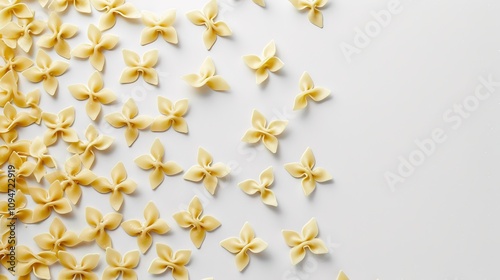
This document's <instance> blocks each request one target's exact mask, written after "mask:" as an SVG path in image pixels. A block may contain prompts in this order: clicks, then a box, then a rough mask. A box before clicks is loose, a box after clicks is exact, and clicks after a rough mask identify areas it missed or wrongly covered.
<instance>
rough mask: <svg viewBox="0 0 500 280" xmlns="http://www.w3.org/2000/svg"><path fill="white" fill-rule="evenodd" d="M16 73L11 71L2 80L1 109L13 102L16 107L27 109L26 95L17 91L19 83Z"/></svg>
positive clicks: (0, 91) (0, 86)
mask: <svg viewBox="0 0 500 280" xmlns="http://www.w3.org/2000/svg"><path fill="white" fill-rule="evenodd" d="M14 73H15V72H14V71H12V70H10V71H9V72H7V73H5V75H3V77H2V78H0V107H4V106H5V104H7V102H11V101H12V102H13V103H14V104H15V105H16V106H19V107H25V106H26V99H25V97H24V95H23V94H22V93H21V92H20V91H18V90H17V81H18V78H17V77H16V74H14Z"/></svg>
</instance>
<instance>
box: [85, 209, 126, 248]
mask: <svg viewBox="0 0 500 280" xmlns="http://www.w3.org/2000/svg"><path fill="white" fill-rule="evenodd" d="M122 218H123V216H122V214H120V213H115V212H113V213H108V214H106V215H104V216H103V215H102V214H101V212H99V210H97V209H95V208H92V207H86V208H85V219H86V220H87V224H89V226H90V227H88V228H85V229H84V230H83V231H82V233H80V239H81V240H82V241H86V242H91V241H94V240H95V241H96V242H97V245H99V247H101V248H102V249H104V250H106V248H108V247H112V246H111V245H112V241H111V237H109V234H108V232H107V231H108V230H114V229H116V228H117V227H118V226H120V223H121V221H122Z"/></svg>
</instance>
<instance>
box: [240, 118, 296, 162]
mask: <svg viewBox="0 0 500 280" xmlns="http://www.w3.org/2000/svg"><path fill="white" fill-rule="evenodd" d="M287 125H288V121H283V120H274V121H272V122H270V123H269V125H268V124H267V120H266V118H265V117H264V115H262V113H261V112H259V111H257V110H253V112H252V128H250V129H248V130H247V131H246V132H245V135H243V138H241V141H243V142H246V143H252V144H253V143H257V142H259V141H262V143H264V146H266V148H267V149H268V150H269V151H271V152H272V153H276V151H277V150H278V138H277V137H276V136H278V135H280V134H281V133H283V131H284V130H285V128H286V126H287Z"/></svg>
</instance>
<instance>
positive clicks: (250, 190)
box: [238, 166, 278, 207]
mask: <svg viewBox="0 0 500 280" xmlns="http://www.w3.org/2000/svg"><path fill="white" fill-rule="evenodd" d="M273 181H274V175H273V167H272V166H271V167H268V168H267V169H266V170H264V171H262V173H260V183H259V182H257V181H255V180H245V181H243V182H241V183H239V184H238V186H239V187H240V188H241V189H242V190H243V191H244V192H245V193H247V194H250V195H253V194H255V193H260V198H261V199H262V202H264V203H265V204H267V205H271V206H274V207H276V206H278V202H277V201H276V196H275V195H274V192H273V191H272V190H270V189H269V187H270V186H271V185H272V184H273Z"/></svg>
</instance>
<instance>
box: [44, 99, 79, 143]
mask: <svg viewBox="0 0 500 280" xmlns="http://www.w3.org/2000/svg"><path fill="white" fill-rule="evenodd" d="M42 120H43V122H44V123H45V126H46V127H47V130H46V131H45V133H44V134H43V143H44V144H45V145H47V146H50V145H52V144H54V143H55V142H56V141H57V139H58V138H59V136H60V137H61V138H62V140H64V142H66V143H74V142H78V134H77V133H76V131H75V130H74V129H73V128H72V127H71V126H72V125H73V122H74V121H75V108H73V106H71V107H67V108H65V109H63V110H61V111H60V112H59V113H58V114H57V115H55V114H52V113H48V112H43V113H42Z"/></svg>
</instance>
